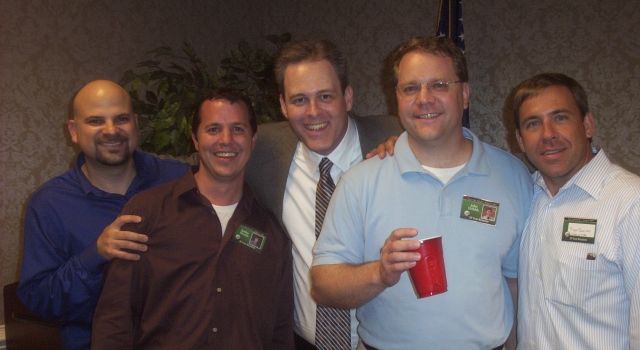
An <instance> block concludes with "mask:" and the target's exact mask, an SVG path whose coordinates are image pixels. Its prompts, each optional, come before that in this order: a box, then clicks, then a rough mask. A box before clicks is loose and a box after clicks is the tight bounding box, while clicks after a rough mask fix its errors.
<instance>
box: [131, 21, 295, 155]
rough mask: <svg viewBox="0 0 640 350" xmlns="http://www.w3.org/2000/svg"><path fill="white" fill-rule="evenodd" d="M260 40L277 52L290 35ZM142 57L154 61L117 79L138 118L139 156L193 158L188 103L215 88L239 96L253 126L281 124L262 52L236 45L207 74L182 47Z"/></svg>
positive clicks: (269, 62) (269, 60) (268, 57)
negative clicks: (251, 115)
mask: <svg viewBox="0 0 640 350" xmlns="http://www.w3.org/2000/svg"><path fill="white" fill-rule="evenodd" d="M266 39H267V40H268V41H269V42H271V43H273V44H274V45H275V46H276V49H277V50H279V49H280V48H281V47H282V46H283V45H284V44H285V43H287V42H289V41H290V40H291V35H290V34H289V33H284V34H282V35H269V36H267V37H266ZM275 51H276V50H273V51H272V52H274V53H275ZM148 53H149V54H153V55H154V56H153V58H154V59H153V60H148V61H144V62H140V63H138V64H137V67H139V68H143V69H144V70H143V71H142V72H141V73H136V72H134V71H133V70H128V71H126V72H125V73H124V75H123V77H122V79H121V80H120V85H122V86H123V87H124V88H125V89H127V90H128V92H129V94H130V95H131V99H132V102H133V109H134V111H135V113H136V114H138V124H139V128H140V147H141V148H142V149H143V150H144V151H147V152H152V153H155V154H165V155H170V156H173V157H181V156H189V155H191V154H192V153H194V152H195V149H194V148H193V143H192V142H191V122H192V121H193V116H194V114H195V110H194V104H195V103H196V101H199V100H200V99H201V98H202V96H203V95H204V94H206V93H207V92H208V91H210V90H211V89H213V88H217V87H232V88H236V89H239V90H242V91H244V92H245V94H247V96H249V98H250V99H251V101H252V102H253V108H254V110H255V112H256V117H257V120H258V124H260V123H267V122H274V121H280V120H284V117H283V116H282V114H281V113H280V106H279V103H278V89H277V84H276V81H275V77H274V75H273V60H274V56H273V54H271V53H269V52H268V51H267V50H265V49H262V48H252V47H251V46H249V44H248V43H247V42H246V41H244V40H242V41H240V43H239V44H238V48H237V49H234V50H232V51H231V54H230V55H229V56H228V57H225V58H223V59H222V60H221V61H220V64H219V65H218V66H217V67H216V69H215V71H214V72H213V73H212V72H209V71H208V70H207V66H206V64H205V63H204V62H202V60H201V59H200V58H198V56H197V55H196V53H195V50H194V48H193V46H192V45H191V44H189V43H188V42H185V43H184V45H183V48H182V51H181V52H179V53H176V52H175V51H174V50H173V49H172V48H171V47H168V46H161V47H158V48H156V49H154V50H151V51H148Z"/></svg>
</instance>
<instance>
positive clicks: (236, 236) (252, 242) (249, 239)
mask: <svg viewBox="0 0 640 350" xmlns="http://www.w3.org/2000/svg"><path fill="white" fill-rule="evenodd" d="M231 240H232V241H233V242H236V243H238V244H240V245H243V246H245V247H247V248H249V249H251V250H253V251H254V252H256V253H261V252H262V249H263V248H264V243H265V242H266V241H267V237H266V236H265V235H263V234H262V233H260V232H258V231H257V230H255V229H253V228H251V227H249V226H246V225H240V227H238V229H237V230H236V232H234V233H233V237H231Z"/></svg>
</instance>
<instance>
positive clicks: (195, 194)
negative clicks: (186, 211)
mask: <svg viewBox="0 0 640 350" xmlns="http://www.w3.org/2000/svg"><path fill="white" fill-rule="evenodd" d="M198 170H199V166H198V165H194V166H192V167H191V168H189V170H187V172H186V173H185V174H184V175H183V176H182V177H180V178H178V179H177V180H175V181H176V184H175V186H173V190H172V191H173V192H172V193H171V197H172V198H173V199H175V200H180V199H183V200H185V201H187V202H189V203H192V204H196V203H198V204H202V205H204V206H206V207H211V202H209V200H207V198H206V197H205V196H203V195H201V194H200V191H199V190H198V184H197V183H196V178H195V177H194V174H195V173H197V172H198ZM253 198H254V197H253V192H251V189H250V188H249V185H247V183H246V182H244V183H243V184H242V197H240V202H238V207H241V208H242V209H243V210H244V211H245V212H247V213H248V212H250V211H251V206H252V203H253Z"/></svg>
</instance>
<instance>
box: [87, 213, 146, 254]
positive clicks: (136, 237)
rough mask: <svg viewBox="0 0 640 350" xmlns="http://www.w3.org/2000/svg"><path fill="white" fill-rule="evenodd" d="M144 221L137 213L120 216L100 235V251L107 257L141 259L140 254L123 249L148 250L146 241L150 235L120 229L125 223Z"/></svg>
mask: <svg viewBox="0 0 640 350" xmlns="http://www.w3.org/2000/svg"><path fill="white" fill-rule="evenodd" d="M140 221H142V218H141V217H139V216H137V215H122V216H119V217H118V218H117V219H116V220H115V221H114V222H112V223H111V225H109V226H107V228H105V229H104V231H102V233H101V234H100V236H99V237H98V253H100V255H101V256H102V257H103V258H105V259H107V260H111V259H113V258H120V259H125V260H139V259H140V255H138V254H134V253H128V252H125V251H122V249H129V250H137V251H141V252H145V251H147V246H146V245H145V244H143V243H146V242H147V240H149V237H147V236H145V235H141V234H138V233H135V232H130V231H120V228H121V227H122V225H124V224H128V223H136V222H140Z"/></svg>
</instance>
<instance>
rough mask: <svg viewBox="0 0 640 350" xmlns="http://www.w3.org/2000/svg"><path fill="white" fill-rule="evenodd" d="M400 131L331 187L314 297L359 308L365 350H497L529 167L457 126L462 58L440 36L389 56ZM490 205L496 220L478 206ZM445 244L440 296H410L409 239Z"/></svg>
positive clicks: (465, 93)
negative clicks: (386, 151)
mask: <svg viewBox="0 0 640 350" xmlns="http://www.w3.org/2000/svg"><path fill="white" fill-rule="evenodd" d="M394 58H395V59H394V71H395V78H396V82H397V87H396V94H397V99H398V108H399V116H400V120H401V122H402V125H403V126H404V128H405V130H406V132H405V133H403V134H402V135H401V136H400V137H399V139H398V141H397V143H396V145H395V152H394V153H395V154H394V156H393V157H386V158H385V159H383V160H380V159H378V158H376V157H374V158H372V159H369V160H367V161H365V162H363V163H360V164H358V165H356V166H354V167H353V168H351V170H349V171H348V172H347V173H346V174H345V175H344V176H343V177H342V180H341V181H340V182H339V183H338V186H337V188H336V190H335V192H334V193H333V196H332V198H331V203H330V204H329V207H328V209H327V214H326V216H325V221H324V225H323V228H322V232H321V233H320V236H319V238H318V241H317V243H316V245H315V247H314V251H313V252H314V261H313V267H312V269H311V279H312V296H313V297H314V298H315V299H316V300H317V302H318V303H319V304H321V305H330V306H333V307H340V308H357V311H356V315H357V318H358V320H359V321H360V325H359V327H358V335H359V336H360V338H361V339H362V341H363V343H364V347H365V348H367V349H376V348H377V349H424V348H434V349H483V350H485V349H494V348H498V349H501V348H502V344H503V343H504V342H505V340H506V339H507V336H508V335H509V332H510V331H511V328H512V325H513V319H514V307H513V302H512V298H511V294H510V291H509V287H508V285H507V280H506V278H515V277H516V276H517V267H518V246H519V242H520V234H521V232H522V230H523V228H524V225H525V220H526V216H527V212H528V209H529V202H530V199H531V191H532V185H531V179H530V175H529V171H528V170H527V168H526V167H525V166H524V165H523V164H522V162H520V161H519V160H518V159H516V158H515V157H513V156H512V155H510V154H508V153H506V152H504V151H502V150H500V149H498V148H496V147H492V146H490V145H488V144H486V143H483V142H481V141H480V140H479V139H478V138H477V137H476V136H475V135H474V134H473V133H472V132H471V131H470V130H468V129H465V128H463V127H462V115H463V110H464V108H465V107H467V106H468V101H469V83H468V73H467V67H466V61H465V58H464V54H463V53H462V51H460V50H459V49H458V48H457V47H456V46H455V44H454V43H453V42H452V41H450V40H449V39H446V38H415V39H413V40H411V41H409V42H408V43H405V44H404V45H402V46H401V47H400V48H399V49H398V51H396V53H395V55H394ZM485 206H487V207H489V206H490V207H492V208H495V216H492V220H488V219H483V218H482V217H481V216H482V208H483V207H485ZM434 236H442V244H443V251H444V263H445V268H446V275H447V281H448V291H446V292H444V293H442V294H438V295H434V296H431V297H428V298H423V299H418V298H417V297H416V294H415V292H414V290H413V288H412V285H411V281H410V279H409V276H408V274H406V273H404V272H405V271H407V270H408V269H410V268H411V267H413V266H415V263H416V261H417V260H419V259H420V254H418V253H413V252H407V250H411V249H416V248H418V246H419V242H418V241H417V240H416V239H423V238H429V237H434Z"/></svg>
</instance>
